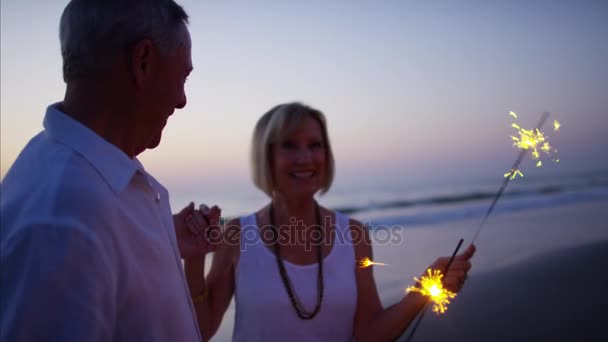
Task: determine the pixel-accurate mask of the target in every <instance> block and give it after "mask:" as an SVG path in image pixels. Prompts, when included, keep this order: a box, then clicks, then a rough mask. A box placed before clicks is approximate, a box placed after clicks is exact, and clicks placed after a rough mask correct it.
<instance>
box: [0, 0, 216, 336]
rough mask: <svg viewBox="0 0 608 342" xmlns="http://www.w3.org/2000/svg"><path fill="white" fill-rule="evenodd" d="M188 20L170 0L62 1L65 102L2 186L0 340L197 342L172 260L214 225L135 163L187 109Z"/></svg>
mask: <svg viewBox="0 0 608 342" xmlns="http://www.w3.org/2000/svg"><path fill="white" fill-rule="evenodd" d="M187 20H188V16H187V14H186V12H185V11H184V10H183V9H182V8H181V7H180V6H179V5H177V4H176V3H174V2H173V1H172V0H130V1H123V0H73V1H71V2H70V3H69V4H68V5H67V7H66V8H65V10H64V12H63V15H62V17H61V25H60V40H61V53H62V56H63V77H64V80H65V82H66V84H67V88H66V93H65V98H64V100H63V101H62V102H59V103H56V104H53V105H50V106H49V107H48V109H47V112H46V115H45V118H44V130H43V131H42V132H41V133H40V134H38V135H37V136H35V137H34V138H33V139H32V140H31V141H30V142H29V143H28V145H27V146H26V147H25V148H24V149H23V151H22V152H21V154H20V155H19V157H18V158H17V160H16V161H15V163H14V164H13V166H12V168H11V169H10V170H9V172H8V173H7V175H6V177H5V179H4V182H3V184H2V197H1V200H0V209H1V228H0V229H1V231H0V232H1V234H0V243H1V246H0V247H1V256H0V262H1V264H0V267H1V271H2V276H1V280H0V282H1V283H0V305H1V306H0V308H1V313H2V322H1V326H0V340H1V341H38V340H45V341H46V340H49V341H199V340H201V336H200V333H199V329H198V326H197V322H196V317H195V312H194V310H193V307H192V302H191V298H190V293H189V290H188V287H187V284H186V281H185V277H184V273H183V268H182V263H181V258H190V257H200V256H201V255H204V254H205V253H206V252H208V251H209V250H210V249H211V246H210V244H209V243H208V242H207V239H206V238H205V234H200V233H201V232H203V231H205V232H208V229H209V225H208V224H207V223H206V222H204V220H202V222H201V220H200V215H201V214H200V212H199V211H196V210H194V207H193V205H190V206H188V207H186V208H184V210H182V211H181V212H180V213H179V214H177V215H174V216H172V214H171V209H170V206H169V200H168V192H167V190H166V189H165V188H164V187H163V186H162V185H161V184H160V183H159V182H157V181H156V180H155V179H154V178H153V177H152V176H151V175H150V174H148V173H147V172H146V170H145V169H144V168H143V166H142V165H141V163H140V162H139V161H138V160H137V158H136V156H137V155H138V154H140V153H141V152H143V151H144V150H146V149H148V148H154V147H156V146H157V145H158V144H159V142H160V140H161V133H162V130H163V128H164V126H165V124H166V123H167V120H168V118H169V116H171V115H172V114H173V112H174V111H175V109H180V108H183V107H184V106H185V105H186V95H185V93H184V83H185V81H186V78H187V76H188V74H189V73H190V72H191V70H192V62H191V57H190V47H191V42H190V36H189V32H188V29H187ZM193 216H194V217H195V218H197V220H195V221H196V222H197V223H196V224H195V228H194V229H195V230H196V231H195V233H196V234H191V233H190V230H189V229H188V228H192V224H191V225H188V224H187V223H186V221H187V219H188V218H192V217H193Z"/></svg>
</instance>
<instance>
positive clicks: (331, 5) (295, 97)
mask: <svg viewBox="0 0 608 342" xmlns="http://www.w3.org/2000/svg"><path fill="white" fill-rule="evenodd" d="M66 3H67V2H66V1H55V0H46V1H34V0H2V1H1V31H0V33H1V60H0V61H1V87H0V90H1V94H0V95H1V118H0V119H1V130H0V133H1V138H0V143H1V144H0V146H1V149H0V152H1V160H0V162H1V163H0V166H1V176H2V177H4V175H5V174H6V172H7V170H8V169H9V167H10V166H11V164H12V163H13V161H14V160H15V158H16V157H17V155H18V153H19V151H20V150H21V149H22V148H23V147H24V146H25V144H26V143H27V141H28V140H29V139H30V138H31V137H32V136H33V135H35V134H36V133H37V132H39V131H40V130H41V129H42V119H43V116H44V112H45V109H46V107H47V106H48V105H49V104H51V103H54V102H57V101H60V100H61V99H62V98H63V94H64V91H65V84H64V83H63V81H62V76H61V55H60V47H59V39H58V26H59V18H60V15H61V12H62V10H63V8H64V7H65V4H66ZM178 3H180V4H181V5H182V6H183V7H184V8H185V9H186V11H187V12H188V13H189V15H190V24H189V29H190V33H191V37H192V41H193V48H192V58H193V64H194V71H193V73H192V74H191V75H190V77H189V79H188V82H187V85H186V92H187V96H188V105H187V106H186V108H184V109H183V110H179V111H177V112H176V113H175V115H173V116H172V117H171V118H170V120H169V123H168V124H167V127H166V128H165V131H164V133H163V140H162V142H161V145H160V146H159V147H158V148H156V149H154V150H148V151H146V152H144V153H143V154H141V155H140V159H141V161H142V162H143V163H144V165H145V167H146V169H147V170H148V171H150V172H151V173H152V174H153V175H155V177H156V178H158V179H159V180H160V181H161V182H162V183H163V184H164V185H165V186H166V187H167V188H168V189H170V190H173V191H178V192H179V191H181V192H182V193H186V192H189V191H190V192H192V193H196V194H197V195H198V194H204V193H205V191H209V192H211V191H228V190H227V189H234V190H231V191H238V190H237V189H238V188H247V189H250V188H252V185H251V182H250V178H249V163H248V151H249V141H250V136H251V133H252V130H253V127H254V125H255V122H256V121H257V119H258V118H259V117H260V116H261V115H262V114H264V113H265V112H266V111H267V110H268V109H270V108H272V107H274V106H275V105H277V104H279V103H284V102H290V101H302V102H304V103H306V104H309V105H311V106H313V107H316V108H318V109H320V110H321V111H323V112H324V113H325V115H326V116H327V119H328V124H329V134H330V140H331V143H332V146H333V148H334V154H335V156H336V165H337V176H336V184H342V185H343V186H357V185H358V184H376V183H377V184H390V183H394V182H412V183H415V182H424V181H431V180H436V179H455V180H457V179H460V178H463V179H464V178H466V177H489V176H493V175H502V173H503V172H505V171H506V170H508V169H509V167H510V166H511V164H512V162H513V159H514V158H515V156H516V154H517V152H516V151H515V150H514V148H513V147H512V146H511V140H510V138H509V135H510V134H512V133H513V129H512V128H510V123H511V118H510V117H509V115H508V112H509V111H511V110H512V111H515V112H516V113H518V115H519V116H520V119H519V121H518V122H519V123H520V125H522V126H524V127H527V128H531V127H533V126H535V124H536V122H537V121H538V118H539V117H540V115H541V113H542V112H544V111H549V112H550V113H551V115H552V118H554V119H558V120H559V121H561V122H562V124H563V126H562V130H561V132H559V134H556V135H554V136H553V138H554V139H553V140H552V142H553V144H554V145H556V146H558V147H559V158H560V161H561V162H560V164H559V165H558V166H551V167H549V166H547V167H544V168H543V171H542V172H547V173H552V172H553V173H554V172H587V171H602V170H608V157H606V155H607V154H606V152H605V150H606V148H607V147H608V137H607V134H606V133H607V132H608V62H606V61H608V44H607V43H606V37H608V2H607V1H601V0H597V1H591V0H577V1H574V0H572V1H559V0H558V1H548V0H530V1H524V0H515V1H461V0H454V1H448V0H444V1H435V0H430V1H405V0H404V1H390V0H387V1H375V2H373V1H357V0H353V1H345V0H335V1H318V0H313V1H194V0H193V1H178ZM533 172H538V171H533ZM499 177H500V176H499Z"/></svg>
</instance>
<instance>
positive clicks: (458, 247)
mask: <svg viewBox="0 0 608 342" xmlns="http://www.w3.org/2000/svg"><path fill="white" fill-rule="evenodd" d="M463 241H464V239H460V241H459V242H458V245H457V246H456V249H454V253H452V256H451V257H450V260H448V263H447V265H445V267H444V269H443V274H447V273H448V269H449V268H450V266H451V265H452V262H453V261H454V258H455V257H456V253H458V250H459V249H460V246H462V242H463ZM430 303H431V301H430V300H429V301H427V302H426V304H424V307H423V308H422V313H421V314H420V316H418V320H417V321H416V323H414V327H412V332H411V333H410V336H408V338H407V340H406V342H410V341H411V340H412V338H414V334H415V333H416V330H417V329H418V325H420V322H421V321H422V318H423V317H424V314H425V313H426V309H427V308H428V306H429V304H430Z"/></svg>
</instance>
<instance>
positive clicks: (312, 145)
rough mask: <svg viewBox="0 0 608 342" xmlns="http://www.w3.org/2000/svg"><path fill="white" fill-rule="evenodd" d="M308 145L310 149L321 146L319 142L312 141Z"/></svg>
mask: <svg viewBox="0 0 608 342" xmlns="http://www.w3.org/2000/svg"><path fill="white" fill-rule="evenodd" d="M309 147H310V148H312V149H319V148H322V147H323V144H321V143H320V142H314V143H312V144H310V145H309Z"/></svg>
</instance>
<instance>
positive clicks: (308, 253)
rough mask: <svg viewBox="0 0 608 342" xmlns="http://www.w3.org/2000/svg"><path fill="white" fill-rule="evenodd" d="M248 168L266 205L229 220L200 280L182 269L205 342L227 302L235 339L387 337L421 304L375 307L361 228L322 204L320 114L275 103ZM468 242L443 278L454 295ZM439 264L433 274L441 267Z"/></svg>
mask: <svg viewBox="0 0 608 342" xmlns="http://www.w3.org/2000/svg"><path fill="white" fill-rule="evenodd" d="M251 162H252V171H253V180H254V183H255V185H256V186H257V187H258V188H259V189H260V190H262V191H263V192H264V193H266V194H267V195H268V197H269V198H270V203H269V204H268V205H266V206H265V207H263V208H261V209H259V210H258V211H256V212H255V213H252V214H251V215H248V216H244V217H241V218H239V219H236V220H232V221H231V222H229V223H228V225H227V227H226V230H225V236H224V239H223V241H222V243H221V244H220V245H219V246H218V248H217V251H216V255H215V256H214V258H213V264H212V267H211V270H210V273H209V275H208V277H207V279H204V276H203V274H204V270H203V267H202V266H201V263H200V260H199V261H197V262H194V261H191V260H190V261H189V262H188V264H187V265H186V272H187V275H188V279H189V286H190V289H191V292H192V293H193V294H199V296H201V297H200V300H196V301H195V307H196V311H197V314H198V319H199V324H200V327H201V331H202V333H203V336H204V337H205V339H209V338H211V337H212V336H213V335H214V334H215V332H216V331H217V329H218V327H219V325H220V323H221V320H222V317H223V315H224V313H225V311H226V309H227V308H228V305H229V303H230V300H231V298H232V296H233V295H234V296H235V301H236V317H235V326H234V332H233V340H234V341H258V340H260V341H261V340H266V341H279V340H289V341H311V340H314V341H351V340H353V339H356V340H358V341H371V340H373V341H389V340H393V339H395V338H397V337H398V336H400V335H401V334H402V333H403V332H404V331H405V329H406V328H407V327H408V325H409V324H410V322H411V321H412V320H413V318H415V316H416V315H417V314H418V312H419V311H420V310H421V309H422V307H423V306H424V304H425V302H426V300H425V298H423V297H422V296H420V295H419V294H417V293H409V294H406V295H405V296H404V297H403V298H402V300H401V301H399V302H398V303H396V304H393V305H392V306H390V307H388V308H383V307H382V304H381V303H380V299H379V296H378V291H377V289H376V284H375V281H374V278H373V273H372V267H368V268H359V267H357V261H358V260H361V259H363V258H370V259H372V260H373V256H372V247H371V242H370V238H369V234H368V231H367V229H366V228H365V227H364V226H363V225H362V224H361V223H360V222H358V221H356V220H353V219H350V218H348V217H347V216H345V215H343V214H341V213H339V212H336V211H332V210H330V209H327V208H324V207H322V206H320V205H319V204H318V203H317V202H316V201H315V197H314V196H315V194H317V193H321V194H323V193H325V192H327V191H328V190H329V188H330V186H331V183H332V180H333V176H334V158H333V153H332V149H331V145H330V142H329V137H328V133H327V126H326V122H325V117H324V115H323V114H322V113H321V112H320V111H318V110H316V109H313V108H311V107H308V106H306V105H303V104H300V103H287V104H282V105H279V106H276V107H274V108H272V109H271V110H270V111H268V112H267V113H266V114H264V115H263V116H262V117H261V118H260V119H259V121H258V123H257V124H256V126H255V130H254V134H253V139H252V146H251ZM473 253H474V247H473V246H471V247H469V249H467V251H465V252H464V253H463V254H461V255H459V256H458V257H457V258H456V259H455V261H454V263H453V264H452V266H451V269H450V271H449V272H448V274H447V275H446V277H445V278H444V284H445V286H446V287H448V288H449V289H451V290H453V291H459V290H460V288H461V286H462V284H463V282H464V280H465V278H466V274H467V271H468V270H469V268H470V267H471V264H470V263H469V261H468V260H469V259H470V257H471V256H472V255H473ZM446 262H447V258H440V259H438V260H437V261H436V262H435V263H434V264H433V266H432V267H433V268H439V267H442V266H443V265H445V263H446Z"/></svg>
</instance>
